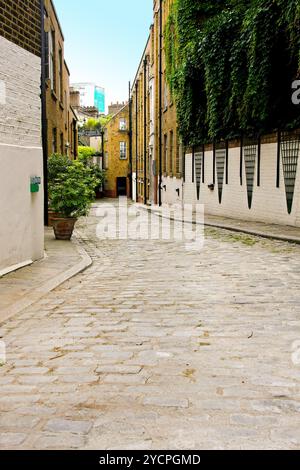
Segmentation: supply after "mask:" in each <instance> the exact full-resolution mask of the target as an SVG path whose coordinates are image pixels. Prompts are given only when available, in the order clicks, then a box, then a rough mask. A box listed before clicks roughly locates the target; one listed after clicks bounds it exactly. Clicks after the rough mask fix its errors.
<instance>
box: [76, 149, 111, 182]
mask: <svg viewBox="0 0 300 470" xmlns="http://www.w3.org/2000/svg"><path fill="white" fill-rule="evenodd" d="M98 155H99V152H96V150H95V149H94V148H92V147H79V148H78V161H80V162H81V163H82V164H83V165H84V166H85V167H86V168H89V169H90V170H91V171H92V174H93V175H94V177H95V178H96V180H97V181H98V184H97V186H96V187H95V190H96V189H98V188H99V187H100V186H102V184H103V183H104V177H105V172H104V170H101V168H100V167H99V165H97V164H95V163H93V157H95V156H98ZM100 155H101V154H100Z"/></svg>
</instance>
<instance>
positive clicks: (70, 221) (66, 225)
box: [52, 217, 77, 240]
mask: <svg viewBox="0 0 300 470" xmlns="http://www.w3.org/2000/svg"><path fill="white" fill-rule="evenodd" d="M76 221H77V219H76V218H74V217H54V218H53V219H52V225H53V230H54V234H55V238H56V240H71V237H72V234H73V230H74V226H75V223H76Z"/></svg>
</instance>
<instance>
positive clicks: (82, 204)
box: [49, 161, 99, 218]
mask: <svg viewBox="0 0 300 470" xmlns="http://www.w3.org/2000/svg"><path fill="white" fill-rule="evenodd" d="M98 185H99V181H98V180H97V178H96V177H95V175H94V173H93V171H92V170H91V169H90V168H88V167H86V166H85V165H84V164H83V163H81V162H79V161H72V162H71V163H70V165H68V166H67V167H66V169H65V172H64V173H59V174H58V176H57V178H56V179H55V180H54V181H53V180H52V181H51V183H50V184H49V196H50V202H51V207H52V209H53V210H54V211H55V212H57V213H58V214H60V215H62V216H63V217H76V218H77V217H81V216H84V215H87V214H88V212H89V209H90V205H91V203H92V201H93V200H94V199H95V188H96V187H97V186H98Z"/></svg>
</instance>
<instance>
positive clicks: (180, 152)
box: [131, 0, 300, 226]
mask: <svg viewBox="0 0 300 470" xmlns="http://www.w3.org/2000/svg"><path fill="white" fill-rule="evenodd" d="M173 2H174V0H153V25H152V27H151V29H150V36H149V39H148V42H147V45H146V48H145V51H144V54H143V56H142V59H141V62H140V65H139V67H138V71H137V74H136V77H135V80H134V83H133V87H132V90H131V110H132V112H131V116H132V133H131V135H132V170H133V171H132V177H133V199H134V200H138V201H139V202H144V203H147V204H149V203H150V204H157V203H159V204H162V205H163V204H176V203H183V202H185V203H188V204H195V203H201V204H204V205H205V212H206V213H207V214H212V215H220V216H226V217H236V218H240V219H244V220H254V221H262V222H269V223H281V224H287V225H292V226H300V170H299V165H298V162H299V157H300V131H299V130H296V131H293V132H280V131H278V132H275V133H274V134H271V135H265V136H262V137H261V138H260V139H250V138H247V136H244V138H243V139H240V140H234V141H227V142H215V143H213V142H212V143H210V144H208V145H205V146H201V147H194V148H186V149H183V146H182V145H181V143H180V139H179V137H178V135H177V113H176V105H175V103H174V101H173V100H172V96H171V94H170V91H169V87H168V84H167V80H166V70H165V51H164V46H165V44H164V30H165V25H166V21H167V19H168V15H169V12H170V7H171V5H172V3H173Z"/></svg>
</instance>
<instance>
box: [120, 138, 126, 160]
mask: <svg viewBox="0 0 300 470" xmlns="http://www.w3.org/2000/svg"><path fill="white" fill-rule="evenodd" d="M126 150H127V148H126V142H120V160H126V159H127V151H126Z"/></svg>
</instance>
